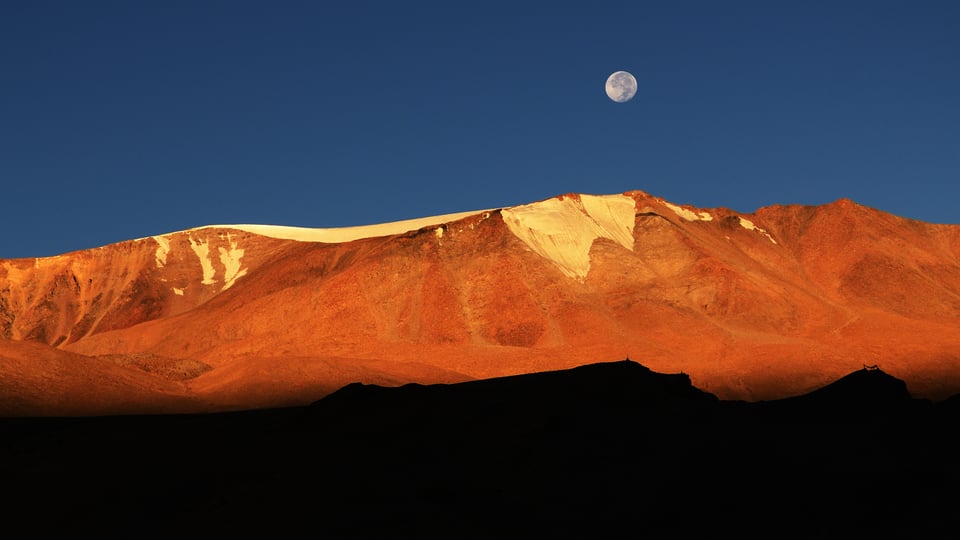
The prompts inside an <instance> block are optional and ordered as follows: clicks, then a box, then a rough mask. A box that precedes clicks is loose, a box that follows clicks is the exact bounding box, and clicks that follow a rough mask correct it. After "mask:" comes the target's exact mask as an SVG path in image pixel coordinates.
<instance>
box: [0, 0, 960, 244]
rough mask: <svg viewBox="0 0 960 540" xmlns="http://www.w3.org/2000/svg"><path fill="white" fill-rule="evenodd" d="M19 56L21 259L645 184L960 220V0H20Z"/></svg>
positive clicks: (12, 203) (10, 89)
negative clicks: (607, 89)
mask: <svg viewBox="0 0 960 540" xmlns="http://www.w3.org/2000/svg"><path fill="white" fill-rule="evenodd" d="M337 6H339V7H337ZM0 66H2V69H0V98H2V99H0V201H2V206H0V208H2V214H0V215H2V220H3V221H2V223H3V231H2V235H0V257H4V258H11V257H32V256H46V255H55V254H59V253H63V252H67V251H72V250H76V249H84V248H89V247H95V246H100V245H104V244H108V243H111V242H116V241H120V240H124V239H129V238H135V237H141V236H149V235H153V234H160V233H165V232H170V231H175V230H180V229H185V228H190V227H196V226H201V225H207V224H217V223H263V224H282V225H295V226H305V227H334V226H346V225H360V224H370V223H379V222H384V221H393V220H399V219H407V218H414V217H422V216H428V215H434V214H442V213H450V212H460V211H466V210H473V209H480V208H487V207H499V206H509V205H515V204H522V203H527V202H532V201H535V200H539V199H543V198H547V197H551V196H553V195H556V194H559V193H564V192H584V193H598V194H599V193H617V192H621V191H626V190H630V189H642V190H644V191H647V192H650V193H652V194H654V195H658V196H662V197H664V198H666V199H668V200H670V201H672V202H675V203H680V204H693V205H697V206H702V207H716V206H726V207H729V208H733V209H735V210H738V211H741V212H752V211H754V210H756V209H757V208H758V207H760V206H765V205H769V204H777V203H800V204H822V203H827V202H830V201H833V200H836V199H838V198H840V197H849V198H852V199H854V200H855V201H858V202H860V203H862V204H866V205H868V206H873V207H876V208H880V209H883V210H887V211H890V212H893V213H895V214H898V215H902V216H905V217H911V218H915V219H922V220H925V221H932V222H940V223H960V203H958V198H960V185H958V184H960V2H952V1H950V2H930V1H927V2H923V1H902V2H885V1H869V2H867V1H863V2H841V1H832V2H814V1H809V0H807V1H802V2H799V1H798V2H737V1H726V2H712V1H711V2H683V1H670V2H667V1H664V2H640V1H630V2H579V3H577V4H574V3H566V2H536V3H534V2H517V1H513V2H497V1H491V0H484V1H476V2H450V1H446V2H431V3H426V2H416V1H408V2H359V1H351V2H288V1H263V2H241V1H223V2H212V1H207V2H203V1H171V0H164V1H143V2H121V1H117V2H101V1H96V0H86V1H83V2H74V1H63V2H44V1H32V0H22V1H17V0H8V1H5V2H3V3H0ZM621 69H623V70H627V71H630V72H632V73H633V74H634V75H635V76H636V78H637V79H638V81H639V90H638V92H637V95H636V97H635V98H634V99H633V100H632V101H630V102H627V103H623V104H618V103H614V102H612V101H610V100H609V99H607V97H606V95H605V93H604V81H605V80H606V77H607V75H609V74H610V73H611V72H613V71H616V70H621Z"/></svg>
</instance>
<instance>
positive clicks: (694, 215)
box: [660, 201, 713, 221]
mask: <svg viewBox="0 0 960 540" xmlns="http://www.w3.org/2000/svg"><path fill="white" fill-rule="evenodd" d="M660 202H661V203H663V205H664V206H666V207H667V208H669V209H671V210H673V213H674V214H676V215H678V216H680V217H681V218H683V219H685V220H687V221H713V216H712V215H710V212H694V211H693V210H687V209H686V208H682V207H680V206H677V205H675V204H670V203H668V202H667V201H660Z"/></svg>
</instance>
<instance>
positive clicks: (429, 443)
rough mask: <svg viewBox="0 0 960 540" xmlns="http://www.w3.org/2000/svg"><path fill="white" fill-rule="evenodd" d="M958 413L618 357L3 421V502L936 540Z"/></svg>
mask: <svg viewBox="0 0 960 540" xmlns="http://www.w3.org/2000/svg"><path fill="white" fill-rule="evenodd" d="M862 410H870V411H872V413H871V414H869V415H863V414H828V413H831V412H837V411H840V412H841V413H842V412H843V411H862ZM956 413H957V408H956V406H955V403H954V401H953V400H951V401H950V402H949V403H946V402H945V403H943V404H936V405H931V404H929V403H927V402H922V401H918V400H913V399H911V398H910V397H909V394H907V393H906V388H905V387H904V386H903V384H902V381H899V380H898V379H895V378H893V377H891V376H890V375H888V374H885V373H883V372H880V371H874V370H863V371H858V372H855V373H852V374H850V375H848V376H846V377H843V378H841V379H839V380H837V381H836V382H834V383H833V384H831V385H828V386H826V387H824V388H821V389H820V390H817V391H815V392H812V393H810V394H807V395H805V396H798V397H796V398H789V399H785V400H779V401H778V402H766V403H747V402H725V401H721V400H718V399H717V398H716V397H715V396H713V395H711V394H709V393H706V392H703V391H701V390H699V389H697V388H696V387H694V386H693V385H691V382H690V379H689V378H688V377H687V376H685V375H683V374H662V373H656V372H653V371H651V370H649V369H647V368H646V367H644V366H642V365H640V364H638V363H636V362H632V361H622V362H610V363H602V364H594V365H588V366H582V367H579V368H575V369H571V370H563V371H554V372H543V373H534V374H528V375H518V376H511V377H502V378H496V379H489V380H481V381H472V382H467V383H458V384H449V385H405V386H401V387H382V386H375V385H361V384H352V385H348V386H346V387H344V388H342V389H341V390H339V391H337V392H334V393H333V394H331V395H329V396H327V397H325V398H324V399H321V400H320V401H317V402H315V403H313V404H312V405H311V406H309V407H302V408H288V409H272V410H259V411H248V412H238V413H224V414H205V415H182V416H173V415H166V416H125V417H99V418H96V417H93V418H12V419H4V420H0V463H2V465H0V476H2V477H3V479H4V493H5V494H6V495H7V497H8V501H7V503H6V505H5V506H4V507H3V508H4V510H3V512H4V520H5V522H6V523H7V524H8V527H11V530H14V529H15V526H28V527H29V529H27V530H30V531H31V533H32V535H33V536H45V535H56V536H63V535H66V534H70V535H82V534H84V533H96V534H97V535H98V537H130V536H136V537H138V538H152V537H156V538H160V537H169V536H171V535H183V534H186V535H188V536H201V535H211V534H214V535H217V536H219V537H222V536H225V535H244V536H250V535H263V536H266V535H269V536H271V537H292V536H298V537H299V536H301V535H302V534H303V533H304V532H306V533H308V534H311V535H314V536H319V537H323V538H369V537H386V536H390V537H417V538H424V537H443V538H490V537H516V536H524V537H551V538H605V537H622V536H624V535H626V536H630V537H647V536H653V537H685V536H689V535H711V536H723V535H726V534H735V535H736V536H738V537H741V538H743V537H747V538H751V537H753V538H760V537H762V538H771V537H774V538H809V537H818V538H830V537H850V536H853V537H861V536H877V535H879V536H881V537H891V536H893V537H909V538H933V537H941V536H940V535H942V534H945V533H950V532H951V531H955V530H957V529H956V528H955V527H956V526H957V525H958V523H957V520H956V518H955V517H954V516H955V514H954V509H955V507H956V504H957V503H958V502H960V498H958V497H957V496H956V495H955V493H956V487H957V480H958V478H960V460H957V459H956V456H957V455H960V454H958V451H960V444H958V443H957V442H956V441H955V440H954V436H953V431H954V429H955V426H956V421H957V419H958V415H957V414H956ZM797 420H799V421H797Z"/></svg>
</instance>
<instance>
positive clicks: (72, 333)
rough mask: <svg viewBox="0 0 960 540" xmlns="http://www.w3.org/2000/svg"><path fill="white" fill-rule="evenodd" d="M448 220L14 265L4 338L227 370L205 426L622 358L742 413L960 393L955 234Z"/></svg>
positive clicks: (217, 372)
mask: <svg viewBox="0 0 960 540" xmlns="http://www.w3.org/2000/svg"><path fill="white" fill-rule="evenodd" d="M631 208H632V210H631ZM451 215H452V216H455V217H456V219H454V220H452V221H447V222H443V220H441V222H436V221H435V220H434V219H432V218H423V220H412V222H416V224H418V225H422V224H424V223H428V225H425V226H421V227H419V228H417V229H414V230H409V231H404V232H397V231H396V227H397V225H396V223H407V222H395V223H394V224H393V225H390V226H389V227H388V228H386V229H385V228H377V227H378V226H373V227H374V229H365V230H367V231H370V230H374V231H379V232H383V231H387V230H388V229H389V232H390V233H391V234H388V235H386V236H371V237H364V238H353V239H350V240H348V241H343V242H335V243H330V242H305V241H296V240H290V239H282V238H271V237H267V236H262V235H259V234H255V233H252V232H250V231H243V230H238V229H228V228H200V229H189V230H186V231H180V232H175V233H168V234H165V235H161V236H160V238H163V240H157V238H158V237H145V238H141V239H137V240H131V241H127V242H122V243H118V244H112V245H109V246H104V247H101V248H96V249H93V250H85V251H80V252H73V253H71V254H66V255H60V256H57V257H52V258H47V259H19V260H0V337H3V338H5V340H6V344H5V345H4V347H6V348H7V349H10V348H13V347H16V346H17V345H16V344H17V343H19V342H20V341H32V342H40V343H45V344H47V345H49V346H51V347H53V348H54V351H46V352H43V353H40V352H36V350H35V352H36V354H37V357H38V359H37V362H38V365H39V364H43V363H44V362H48V361H50V362H53V361H54V360H45V355H46V356H50V357H51V358H52V357H54V356H57V354H58V353H57V352H56V351H69V352H72V353H75V354H81V355H85V356H86V357H89V358H93V359H96V358H99V357H105V358H112V359H113V361H112V363H113V364H114V365H116V364H117V363H120V364H122V365H127V366H133V367H131V369H135V367H136V365H137V364H136V361H134V360H135V359H136V358H134V359H133V360H129V361H126V360H121V359H118V356H117V355H119V357H124V356H130V357H138V356H137V355H139V357H140V358H146V357H150V358H154V357H156V358H161V359H168V360H164V362H166V363H167V364H169V365H170V366H173V365H175V364H176V363H177V362H189V363H191V365H193V366H201V365H205V366H209V367H210V369H207V370H200V371H198V370H190V373H197V375H196V377H193V378H190V379H186V380H182V381H179V382H180V384H182V393H183V396H184V397H185V398H186V401H187V402H190V403H194V406H196V407H199V408H200V409H204V410H223V409H230V408H238V407H239V408H244V407H264V406H278V405H284V404H287V405H292V404H296V403H302V400H304V399H306V393H305V392H307V389H308V388H312V389H313V390H314V391H318V392H329V391H332V389H334V388H336V387H338V386H339V385H340V384H346V383H348V382H352V381H350V380H348V379H347V377H346V372H350V373H351V376H353V377H359V378H360V379H359V380H364V377H368V378H369V379H367V380H375V379H376V380H383V381H386V380H390V381H393V383H396V384H401V383H402V382H404V381H406V382H419V383H429V382H451V381H454V380H469V379H477V378H487V377H491V376H499V375H511V374H520V373H525V372H531V371H537V370H543V369H550V368H557V369H562V368H567V367H573V366H575V365H580V364H583V363H588V362H592V361H596V360H603V359H612V358H618V357H620V358H622V357H624V356H630V357H636V358H643V359H644V360H645V362H648V363H649V364H650V365H651V366H652V367H654V368H656V369H658V370H660V371H667V372H679V371H684V372H686V373H689V374H690V375H691V377H692V378H693V380H694V381H695V382H696V383H697V384H698V385H699V386H702V387H704V388H706V389H708V390H709V391H711V392H714V393H717V394H718V395H722V396H723V397H726V398H738V399H749V400H762V399H770V398H775V397H778V396H784V395H788V394H796V393H801V392H803V391H805V390H809V389H811V388H814V387H816V386H817V385H818V384H821V383H823V382H825V381H826V380H829V379H831V378H833V377H836V376H839V375H841V374H842V373H845V372H848V371H850V370H851V369H854V368H856V367H857V366H860V365H862V364H864V363H868V364H880V365H882V366H883V367H884V368H885V369H888V370H889V371H890V372H891V373H893V374H894V375H896V376H898V377H900V378H903V379H905V380H908V381H909V383H910V385H911V388H914V389H915V391H916V392H918V393H919V394H921V395H925V396H928V397H936V398H941V397H946V396H948V395H952V394H954V393H957V392H958V391H960V353H958V351H960V226H956V225H935V224H927V223H923V222H918V221H915V220H909V219H905V218H900V217H897V216H894V215H892V214H888V213H885V212H882V211H879V210H876V209H872V208H869V207H866V206H862V205H858V204H856V203H853V202H852V201H849V200H846V199H840V200H838V201H835V202H833V203H830V204H827V205H822V206H803V205H780V206H776V207H765V208H761V209H758V210H757V211H756V212H755V213H753V214H745V213H740V212H735V211H733V210H729V209H725V208H709V209H703V208H697V207H693V206H689V205H677V204H673V203H670V202H668V201H665V200H663V199H662V198H659V197H656V196H653V195H650V194H647V193H645V192H642V191H630V192H625V193H622V194H614V195H585V194H563V195H558V196H556V197H551V198H548V199H543V200H541V201H538V202H535V203H531V204H529V205H519V206H515V207H511V208H504V209H493V210H484V211H479V212H476V213H474V212H467V213H459V214H448V215H445V216H451ZM439 217H443V216H439ZM424 220H425V221H424ZM400 228H404V227H400ZM628 233H629V236H628ZM2 341H3V340H0V343H2ZM144 355H146V356H144ZM344 362H346V363H344ZM142 363H143V362H141V364H142ZM167 364H165V365H167ZM92 365H94V366H95V365H96V362H94V363H93V364H92ZM350 365H352V366H354V367H355V368H349V369H348V368H347V367H346V366H350ZM18 366H19V367H18V368H17V369H21V370H22V369H28V367H24V366H23V365H20V364H18ZM331 366H340V368H337V369H342V370H344V371H345V373H344V374H343V376H336V375H335V373H334V372H335V371H336V369H334V368H332V367H331ZM38 369H41V368H39V367H38ZM92 369H96V368H95V367H94V368H92ZM110 369H112V368H110ZM157 373H170V370H168V369H166V368H164V369H158V370H157ZM2 376H3V377H4V380H7V381H13V382H10V383H8V384H9V385H10V386H11V387H16V388H19V387H20V386H22V385H20V383H18V382H15V381H22V380H27V379H31V377H32V376H31V375H30V374H29V373H25V372H24V373H19V372H17V373H15V372H12V371H11V370H10V369H7V370H6V372H5V373H3V374H2ZM157 377H158V385H160V384H161V383H160V381H159V379H162V376H159V375H158V376H157ZM441 379H442V381H441ZM50 384H51V390H49V392H48V393H51V394H52V393H55V390H53V388H55V387H56V386H57V385H58V384H61V381H57V380H53V381H51V383H50ZM162 384H164V385H165V384H166V382H163V383H162ZM18 385H20V386H18ZM250 387H259V388H261V390H260V391H258V392H257V397H255V398H253V397H251V398H249V399H245V398H244V396H243V393H244V391H245V390H243V388H250ZM291 387H295V388H301V389H303V390H302V392H301V391H297V392H295V394H296V397H293V395H292V394H289V393H288V394H285V393H284V388H291ZM271 388H272V389H271ZM156 390H157V391H158V392H161V393H164V392H166V391H161V390H160V386H158V387H157V389H156ZM33 393H34V394H35V395H41V394H43V392H39V391H33ZM147 394H149V391H147ZM24 399H26V398H24ZM144 400H145V401H149V398H148V397H146V396H145V397H144ZM37 405H38V406H42V404H37Z"/></svg>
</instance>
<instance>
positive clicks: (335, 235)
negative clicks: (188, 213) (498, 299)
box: [170, 210, 489, 244]
mask: <svg viewBox="0 0 960 540" xmlns="http://www.w3.org/2000/svg"><path fill="white" fill-rule="evenodd" d="M488 211H489V210H474V211H472V212H458V213H455V214H442V215H439V216H430V217H423V218H415V219H405V220H402V221H391V222H388V223H379V224H376V225H358V226H355V227H336V228H329V229H312V228H308V227H287V226H284V225H251V224H242V225H206V226H204V227H196V228H193V229H187V230H186V231H181V232H193V231H199V230H202V229H236V230H240V231H246V232H250V233H253V234H259V235H260V236H268V237H270V238H279V239H282V240H296V241H298V242H324V243H330V244H338V243H342V242H352V241H354V240H361V239H363V238H376V237H379V236H390V235H393V234H403V233H406V232H410V231H415V230H418V229H422V228H424V227H429V226H431V225H440V224H443V223H448V222H451V221H456V220H458V219H463V218H465V217H469V216H473V215H477V214H480V213H482V212H488ZM170 234H174V233H170Z"/></svg>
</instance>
